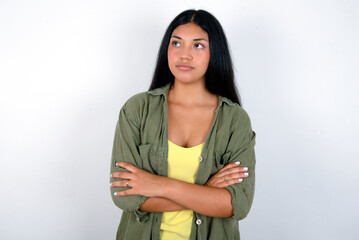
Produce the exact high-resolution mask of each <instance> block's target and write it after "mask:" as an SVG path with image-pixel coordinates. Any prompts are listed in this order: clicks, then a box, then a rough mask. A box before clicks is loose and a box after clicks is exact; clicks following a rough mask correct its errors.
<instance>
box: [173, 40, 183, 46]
mask: <svg viewBox="0 0 359 240" xmlns="http://www.w3.org/2000/svg"><path fill="white" fill-rule="evenodd" d="M172 46H174V47H179V46H181V44H180V43H179V42H177V41H173V42H172Z"/></svg>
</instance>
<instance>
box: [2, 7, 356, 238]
mask: <svg viewBox="0 0 359 240" xmlns="http://www.w3.org/2000/svg"><path fill="white" fill-rule="evenodd" d="M188 8H204V9H206V10H208V11H210V12H212V13H213V14H214V15H215V16H216V17H217V18H218V19H219V21H220V22H221V24H222V25H223V28H224V30H225V32H226V33H227V37H228V40H229V44H230V47H231V52H232V55H233V60H234V65H235V69H236V76H237V80H238V86H239V88H240V93H241V96H242V99H243V103H244V108H245V109H246V110H247V112H248V113H249V115H250V117H251V119H252V125H253V128H254V130H255V131H256V132H257V145H256V154H257V185H256V195H255V201H254V204H253V207H252V210H251V213H250V214H249V216H248V217H247V218H246V219H245V220H243V221H241V222H240V229H241V236H242V239H244V240H262V239H266V240H268V239H273V240H303V239H306V240H310V239H313V240H318V239H325V240H334V239H346V240H351V239H357V236H358V235H359V229H358V226H357V225H358V219H359V207H358V203H359V194H358V184H357V183H358V181H359V174H358V168H359V162H358V160H359V157H358V156H359V154H358V149H359V148H358V133H359V128H358V122H359V111H358V110H359V109H358V103H359V101H358V100H359V97H358V94H357V92H358V90H359V89H358V79H359V71H358V68H359V60H358V59H359V57H358V56H359V47H358V42H359V36H358V32H359V31H358V29H359V27H358V23H359V17H358V16H359V3H358V1H354V0H351V1H349V0H302V1H288V0H272V1H265V0H251V1H249V0H247V1H234V0H233V1H229V0H221V1H208V0H203V1H200V0H197V1H193V2H191V1H165V0H162V1H160V0H157V1H155V0H153V1H134V0H132V1H130V0H102V1H94V0H86V1H85V0H71V1H70V0H63V1H48V0H42V1H40V0H37V1H36V0H33V1H25V0H24V1H20V0H13V1H5V0H1V2H0V80H1V83H0V108H1V111H0V114H1V116H0V123H1V124H0V158H1V162H0V201H1V202H0V239H4V240H8V239H53V240H57V239H58V240H63V239H74V240H77V239H80V240H82V239H86V240H92V239H94V240H97V239H101V240H102V239H104V240H106V239H114V238H115V234H116V230H117V226H118V223H119V220H120V216H121V211H120V210H119V209H118V208H116V207H115V206H114V205H113V203H112V201H111V198H110V191H109V185H108V183H109V166H110V156H111V150H112V141H113V134H114V130H115V124H116V121H117V117H118V112H119V110H120V108H121V107H122V105H123V104H124V102H125V101H126V100H127V99H128V98H129V97H130V96H132V95H134V94H135V93H138V92H142V91H146V90H147V89H148V87H149V84H150V81H151V77H152V72H153V69H154V64H155V60H156V54H157V50H158V47H159V44H160V41H161V38H162V36H163V33H164V31H165V29H166V27H167V26H168V24H169V23H170V21H171V20H172V19H173V18H174V17H175V16H176V15H177V14H178V13H180V12H181V11H183V10H185V9H188Z"/></svg>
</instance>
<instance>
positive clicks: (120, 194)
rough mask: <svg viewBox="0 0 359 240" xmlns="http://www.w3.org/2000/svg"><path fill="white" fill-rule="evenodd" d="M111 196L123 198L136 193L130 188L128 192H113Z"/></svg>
mask: <svg viewBox="0 0 359 240" xmlns="http://www.w3.org/2000/svg"><path fill="white" fill-rule="evenodd" d="M113 195H114V196H115V197H123V196H129V195H137V194H136V192H135V191H134V190H133V189H132V188H131V189H128V190H124V191H121V192H114V193H113Z"/></svg>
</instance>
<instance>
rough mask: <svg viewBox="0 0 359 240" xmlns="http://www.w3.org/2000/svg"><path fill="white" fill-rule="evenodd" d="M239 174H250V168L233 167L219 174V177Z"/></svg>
mask: <svg viewBox="0 0 359 240" xmlns="http://www.w3.org/2000/svg"><path fill="white" fill-rule="evenodd" d="M237 172H248V167H232V168H229V169H226V170H224V171H222V172H219V176H221V177H222V176H224V175H228V174H231V173H237Z"/></svg>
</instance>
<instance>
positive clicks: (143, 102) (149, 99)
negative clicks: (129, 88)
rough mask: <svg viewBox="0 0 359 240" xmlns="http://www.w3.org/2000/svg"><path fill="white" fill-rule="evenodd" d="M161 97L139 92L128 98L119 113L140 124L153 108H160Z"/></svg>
mask: <svg viewBox="0 0 359 240" xmlns="http://www.w3.org/2000/svg"><path fill="white" fill-rule="evenodd" d="M161 101H163V100H162V98H161V96H159V95H158V96H157V95H152V94H149V92H148V91H147V92H140V93H137V94H135V95H133V96H132V97H130V98H129V99H128V100H127V101H126V102H125V104H124V105H123V106H122V108H121V112H123V114H125V115H126V116H127V117H128V118H130V119H132V120H133V121H135V122H140V121H141V119H142V117H143V116H144V115H147V114H148V112H149V111H151V109H152V110H153V108H154V106H160V102H161Z"/></svg>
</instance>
